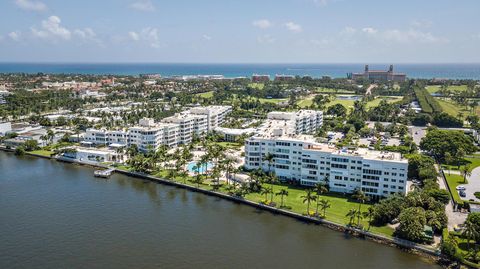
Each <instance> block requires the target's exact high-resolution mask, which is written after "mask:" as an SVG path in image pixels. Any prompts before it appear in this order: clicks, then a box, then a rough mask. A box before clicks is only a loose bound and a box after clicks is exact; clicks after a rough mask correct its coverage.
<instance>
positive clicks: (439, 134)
mask: <svg viewBox="0 0 480 269" xmlns="http://www.w3.org/2000/svg"><path fill="white" fill-rule="evenodd" d="M420 148H421V149H423V150H425V151H427V152H430V153H431V154H433V155H435V156H437V157H439V158H441V159H442V160H444V159H445V153H446V152H449V153H450V154H451V155H453V156H457V154H458V153H459V152H464V154H471V153H473V152H475V151H476V150H477V147H476V146H475V145H474V143H473V139H472V138H471V137H469V136H467V135H465V134H464V133H463V132H462V131H448V130H439V129H436V128H431V129H429V130H428V132H427V135H426V136H425V137H424V138H422V141H421V142H420ZM462 157H463V156H462Z"/></svg>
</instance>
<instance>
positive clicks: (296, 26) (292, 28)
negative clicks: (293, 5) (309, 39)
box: [284, 21, 303, 33]
mask: <svg viewBox="0 0 480 269" xmlns="http://www.w3.org/2000/svg"><path fill="white" fill-rule="evenodd" d="M284 25H285V27H286V28H287V29H288V30H289V31H292V32H295V33H299V32H301V31H303V29H302V26H301V25H300V24H296V23H294V22H291V21H289V22H287V23H285V24H284Z"/></svg>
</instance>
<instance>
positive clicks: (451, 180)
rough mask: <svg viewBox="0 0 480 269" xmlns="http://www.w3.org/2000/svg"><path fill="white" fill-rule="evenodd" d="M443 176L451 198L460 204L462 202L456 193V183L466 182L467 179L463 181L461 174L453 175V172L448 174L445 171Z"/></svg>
mask: <svg viewBox="0 0 480 269" xmlns="http://www.w3.org/2000/svg"><path fill="white" fill-rule="evenodd" d="M445 177H446V178H447V182H448V188H449V189H450V191H451V192H452V196H453V200H454V201H455V202H456V203H460V204H461V203H463V201H462V198H461V197H460V195H458V192H457V190H456V189H455V188H456V187H457V186H458V185H462V184H467V183H468V181H466V182H464V181H463V177H462V176H461V175H454V174H451V175H449V174H448V173H445Z"/></svg>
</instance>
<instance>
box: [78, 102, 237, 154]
mask: <svg viewBox="0 0 480 269" xmlns="http://www.w3.org/2000/svg"><path fill="white" fill-rule="evenodd" d="M230 111H231V107H230V106H208V107H202V108H193V109H190V110H187V111H184V112H182V113H179V114H176V115H174V116H172V117H168V118H165V119H163V120H162V122H159V123H156V122H154V121H153V119H142V120H140V122H139V125H138V126H134V127H129V128H122V129H118V130H107V129H87V131H86V134H85V138H84V141H86V142H92V143H93V144H96V145H110V144H121V145H127V146H130V145H136V146H137V147H138V149H139V150H141V151H147V150H149V149H150V148H151V149H158V148H159V147H160V146H161V145H166V146H168V147H175V146H177V145H179V144H189V143H191V142H192V138H193V135H194V134H196V135H198V136H200V137H201V136H203V135H204V134H205V133H207V132H208V131H210V130H213V128H214V127H213V126H215V127H216V126H219V125H221V124H222V123H223V122H224V120H225V116H226V114H227V113H228V112H230ZM210 126H212V127H210Z"/></svg>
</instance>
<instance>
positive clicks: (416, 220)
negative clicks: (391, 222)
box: [395, 207, 427, 242]
mask: <svg viewBox="0 0 480 269" xmlns="http://www.w3.org/2000/svg"><path fill="white" fill-rule="evenodd" d="M398 220H399V223H400V225H399V226H398V227H397V229H396V230H395V234H396V235H398V236H399V237H401V238H404V239H407V240H410V241H414V242H422V241H423V238H424V237H423V236H424V234H423V230H424V226H425V225H426V224H427V218H426V216H425V210H424V209H423V208H421V207H411V208H406V209H405V210H403V211H402V213H400V215H399V217H398Z"/></svg>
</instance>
